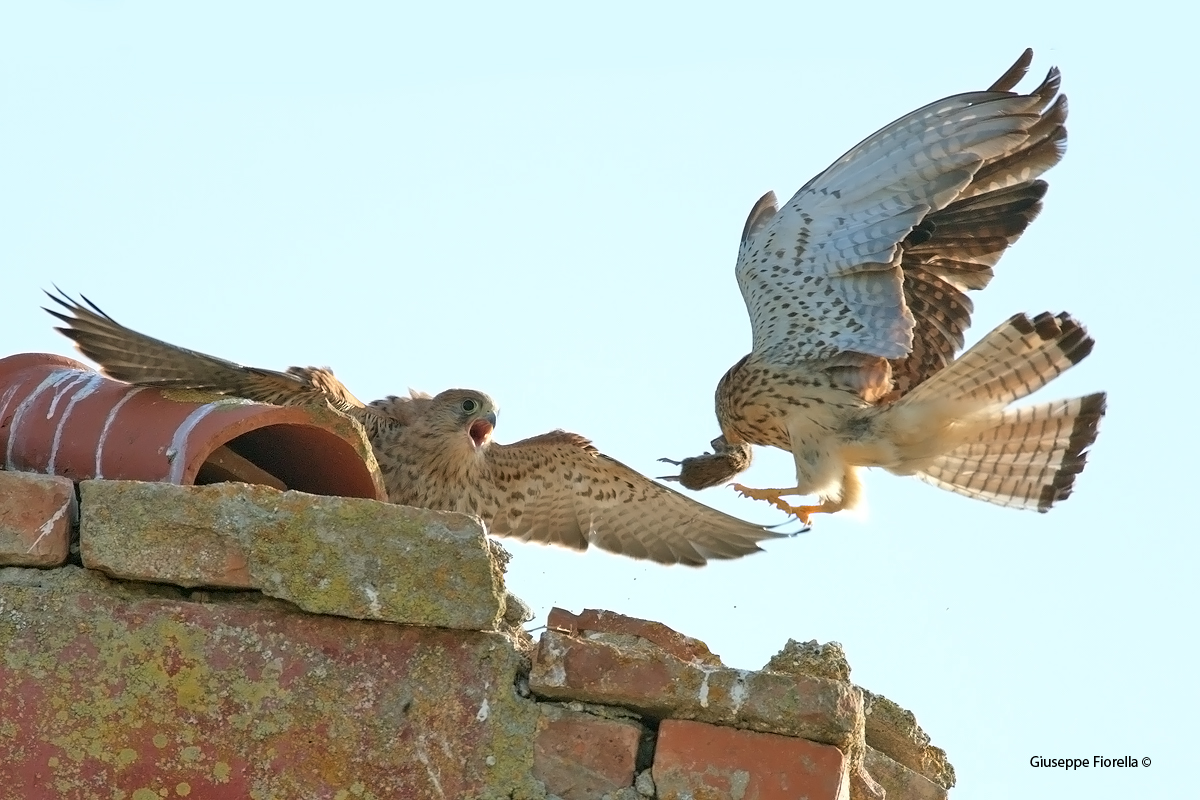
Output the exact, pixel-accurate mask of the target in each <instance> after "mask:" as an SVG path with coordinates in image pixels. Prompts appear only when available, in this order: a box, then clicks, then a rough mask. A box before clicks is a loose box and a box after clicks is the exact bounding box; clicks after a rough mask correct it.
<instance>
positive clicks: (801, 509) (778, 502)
mask: <svg viewBox="0 0 1200 800" xmlns="http://www.w3.org/2000/svg"><path fill="white" fill-rule="evenodd" d="M729 485H730V486H731V487H733V488H734V489H736V490H737V493H738V494H740V495H741V496H742V497H749V498H750V499H751V500H763V501H766V502H768V503H770V504H771V505H773V506H775V507H776V508H778V509H779V510H780V511H782V512H783V513H785V514H787V515H789V516H793V517H795V518H796V519H798V520H800V522H802V523H803V524H805V525H808V524H809V520H810V519H811V516H812V515H813V514H833V513H835V512H837V511H840V510H841V509H842V505H841V504H840V503H838V502H835V501H827V502H825V503H822V504H821V505H819V506H793V505H791V504H790V503H788V502H787V501H786V500H784V499H783V497H782V495H783V493H784V492H786V491H787V489H751V488H750V487H749V486H743V485H742V484H740V483H731V484H729Z"/></svg>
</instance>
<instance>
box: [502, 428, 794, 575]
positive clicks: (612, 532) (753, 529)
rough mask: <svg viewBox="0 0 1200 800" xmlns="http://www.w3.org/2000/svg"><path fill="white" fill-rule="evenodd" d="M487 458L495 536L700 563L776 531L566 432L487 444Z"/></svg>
mask: <svg viewBox="0 0 1200 800" xmlns="http://www.w3.org/2000/svg"><path fill="white" fill-rule="evenodd" d="M487 458H488V461H489V464H490V467H491V474H492V480H493V482H494V483H495V485H496V486H497V488H498V489H499V491H500V496H501V497H502V498H503V500H504V508H503V509H502V510H501V511H500V513H498V514H497V515H496V517H495V519H494V520H493V521H492V525H491V532H492V533H494V534H497V535H500V536H512V537H515V538H518V539H522V540H524V541H533V542H542V543H545V544H557V545H561V546H563V547H569V548H572V549H575V550H586V549H587V548H588V546H589V545H595V546H596V547H599V548H601V549H602V550H608V551H610V552H613V553H619V554H621V555H624V556H629V557H631V558H638V559H648V560H651V561H657V562H659V563H662V564H688V565H691V566H701V565H703V564H704V563H705V562H706V561H708V560H709V559H727V558H738V557H739V556H744V555H748V554H750V553H754V552H757V551H758V550H760V549H761V548H760V547H759V546H758V543H759V542H761V541H762V540H764V539H770V538H775V537H778V536H779V535H780V534H777V533H773V532H771V531H769V530H766V529H764V528H760V527H758V526H755V525H751V524H749V523H747V522H743V521H741V520H739V519H736V518H735V517H731V516H729V515H727V514H723V513H721V512H719V511H716V510H714V509H712V508H709V507H708V506H705V505H701V504H700V503H697V502H695V501H694V500H691V499H689V498H687V497H684V496H683V495H681V494H679V493H678V492H675V491H672V490H671V489H668V488H666V487H665V486H662V485H661V484H658V483H655V482H654V481H653V480H651V479H650V478H647V477H646V476H644V475H642V474H640V473H639V472H637V471H635V470H632V469H630V468H629V467H627V466H625V465H624V464H622V463H620V462H618V461H616V460H614V459H611V458H609V457H608V456H605V455H604V454H602V453H600V452H599V451H598V450H596V448H595V447H593V446H592V445H591V443H590V442H589V441H588V440H587V439H584V438H583V437H581V436H578V435H576V434H573V433H566V432H564V431H554V432H552V433H547V434H543V435H541V436H535V437H533V438H531V439H525V440H524V441H520V442H516V443H514V444H509V445H496V446H492V447H490V448H489V449H488V455H487Z"/></svg>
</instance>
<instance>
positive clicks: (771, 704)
mask: <svg viewBox="0 0 1200 800" xmlns="http://www.w3.org/2000/svg"><path fill="white" fill-rule="evenodd" d="M630 638H631V641H623V642H620V643H615V642H612V641H598V640H594V639H585V638H578V637H574V636H570V635H567V634H565V633H561V632H559V631H553V630H547V631H545V632H543V634H542V637H541V640H540V641H539V643H538V648H537V651H536V653H535V655H534V660H533V670H532V672H531V674H530V678H529V685H530V688H531V689H532V690H533V691H534V692H535V693H537V694H539V695H541V696H542V697H546V698H551V699H559V700H580V701H583V702H587V703H600V704H603V705H613V706H622V707H624V708H629V709H632V710H634V711H637V712H638V713H641V714H647V715H650V716H654V717H659V718H662V717H674V718H677V719H692V720H699V721H701V722H711V723H715V724H721V725H734V726H736V727H739V728H748V729H750V730H755V731H764V732H767V733H779V734H783V735H786V736H800V737H803V738H806V739H811V740H813V741H815V742H824V743H826V744H833V745H838V746H842V747H846V746H849V744H850V743H851V742H853V741H856V740H857V739H856V737H860V736H861V735H862V734H861V732H862V724H863V720H862V714H863V711H862V696H861V694H860V693H859V692H858V690H857V689H856V688H854V687H853V686H851V685H849V684H845V683H840V682H838V681H832V680H828V679H826V678H815V677H812V676H810V675H787V674H781V673H776V672H750V671H747V670H740V669H730V668H728V667H712V666H706V665H702V664H695V663H691V662H685V661H682V660H680V659H679V658H676V657H675V656H673V655H671V654H670V653H667V652H665V651H663V650H662V649H660V648H659V647H657V646H656V645H654V644H652V643H650V642H648V641H646V640H645V639H640V638H636V637H630Z"/></svg>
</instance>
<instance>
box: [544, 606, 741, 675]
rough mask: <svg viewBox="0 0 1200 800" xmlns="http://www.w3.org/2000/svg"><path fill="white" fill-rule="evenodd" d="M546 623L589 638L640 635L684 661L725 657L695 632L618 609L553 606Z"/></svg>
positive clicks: (716, 661) (717, 663)
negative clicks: (580, 609) (575, 609)
mask: <svg viewBox="0 0 1200 800" xmlns="http://www.w3.org/2000/svg"><path fill="white" fill-rule="evenodd" d="M546 627H547V628H550V629H551V630H556V631H561V632H563V633H569V634H571V635H572V636H583V637H584V638H585V639H593V640H598V641H610V642H618V643H619V642H620V641H621V638H620V637H622V636H636V637H638V638H639V639H645V640H646V641H648V642H651V643H652V644H655V645H657V646H658V647H660V648H661V649H662V650H664V651H665V652H667V653H670V654H671V655H673V656H675V657H676V658H678V659H679V660H681V661H687V662H691V663H694V664H704V665H706V666H712V667H721V666H724V664H722V663H721V659H720V658H719V657H717V656H715V655H713V653H712V652H711V651H710V650H709V649H708V645H706V644H705V643H704V642H702V641H700V640H699V639H693V638H692V637H691V636H684V635H683V634H682V633H679V632H678V631H675V630H673V629H671V628H668V627H667V626H666V625H664V624H662V623H661V622H654V621H653V620H647V619H638V618H637V617H627V616H625V615H624V614H618V613H616V612H615V611H603V610H597V609H592V608H587V609H584V610H583V612H582V613H580V614H578V615H575V614H572V613H571V612H570V611H567V610H566V609H562V608H557V607H555V608H552V609H550V614H549V615H548V616H547V617H546Z"/></svg>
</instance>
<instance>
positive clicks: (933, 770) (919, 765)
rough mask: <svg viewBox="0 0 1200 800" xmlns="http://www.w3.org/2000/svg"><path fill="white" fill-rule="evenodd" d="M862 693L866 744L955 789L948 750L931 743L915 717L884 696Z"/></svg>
mask: <svg viewBox="0 0 1200 800" xmlns="http://www.w3.org/2000/svg"><path fill="white" fill-rule="evenodd" d="M862 693H863V710H864V712H865V713H866V742H867V744H868V745H870V746H871V747H874V748H875V749H876V750H878V751H880V752H881V753H883V754H884V755H886V756H888V757H889V758H891V759H892V760H893V761H895V762H897V763H899V764H902V765H903V766H905V767H907V768H908V769H910V770H912V771H913V772H916V773H918V774H920V775H923V776H925V777H926V778H928V779H929V780H931V781H933V782H934V783H935V784H937V785H938V786H941V787H943V788H945V789H951V788H953V787H954V767H953V766H952V765H951V764H950V762H949V760H948V759H947V758H946V751H945V750H943V749H941V748H940V747H934V746H933V745H932V744H930V740H929V734H927V733H925V731H924V730H922V729H921V726H920V725H918V724H917V718H916V716H914V715H913V713H912V712H911V711H909V710H907V709H905V708H901V707H900V706H899V705H897V704H896V703H894V702H892V701H891V700H889V699H887V698H886V697H884V696H883V695H881V694H875V693H874V692H869V691H867V690H866V689H863V690H862Z"/></svg>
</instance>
